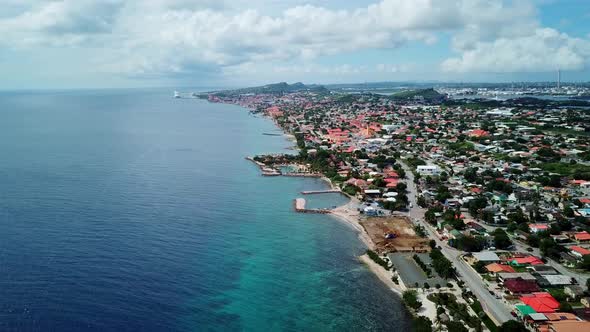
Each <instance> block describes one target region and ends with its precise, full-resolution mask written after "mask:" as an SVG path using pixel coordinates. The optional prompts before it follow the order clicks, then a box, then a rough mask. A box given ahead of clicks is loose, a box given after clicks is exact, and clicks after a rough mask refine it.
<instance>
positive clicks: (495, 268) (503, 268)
mask: <svg viewBox="0 0 590 332" xmlns="http://www.w3.org/2000/svg"><path fill="white" fill-rule="evenodd" d="M486 270H488V272H490V273H494V274H497V273H515V272H516V271H515V270H514V269H513V268H512V266H510V265H505V264H498V263H492V264H489V265H486Z"/></svg>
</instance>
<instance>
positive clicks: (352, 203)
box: [246, 114, 436, 321]
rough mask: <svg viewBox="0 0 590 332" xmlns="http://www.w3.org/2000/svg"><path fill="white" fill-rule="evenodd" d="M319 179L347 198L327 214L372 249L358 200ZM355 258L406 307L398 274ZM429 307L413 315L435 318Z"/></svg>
mask: <svg viewBox="0 0 590 332" xmlns="http://www.w3.org/2000/svg"><path fill="white" fill-rule="evenodd" d="M262 117H266V118H268V117H267V115H265V114H262ZM271 120H272V119H271ZM272 122H273V124H274V125H275V126H276V127H277V128H278V129H279V130H281V131H282V132H283V136H282V137H283V138H286V140H287V141H290V142H293V141H294V139H295V136H294V135H293V134H291V133H289V132H287V131H286V130H285V129H284V128H282V127H281V126H279V124H278V123H277V122H276V121H272ZM285 149H291V150H293V151H300V149H299V147H298V146H297V145H293V146H291V147H286V148H285ZM246 159H249V160H251V161H254V160H253V159H252V158H251V157H247V158H246ZM254 162H255V161H254ZM255 163H256V164H258V162H255ZM258 166H260V165H258ZM319 179H320V180H323V181H325V182H326V184H327V185H328V187H329V188H330V189H337V190H339V191H340V193H341V194H342V195H345V196H346V197H348V198H349V201H348V202H347V203H346V204H343V205H340V206H337V207H336V208H334V209H332V210H331V211H330V213H327V215H330V216H333V218H334V219H335V220H338V221H339V222H342V223H344V224H345V225H347V226H349V227H351V228H352V230H354V231H355V232H356V233H357V237H358V239H359V240H360V241H361V242H362V243H363V244H364V245H365V247H366V248H367V249H369V250H374V249H375V244H374V243H373V241H372V240H371V238H370V237H369V235H368V234H367V232H366V231H365V229H364V227H363V226H362V225H361V218H360V215H361V214H360V212H359V211H358V210H357V209H356V207H357V206H359V205H360V201H359V200H358V199H357V198H356V197H354V196H350V195H348V194H346V193H344V192H343V191H342V190H341V189H340V188H339V187H338V186H336V185H335V184H334V183H333V182H332V181H331V180H330V179H329V178H328V177H326V176H325V175H324V174H322V176H321V177H319ZM357 259H358V261H359V262H360V263H361V264H364V265H365V266H366V267H367V268H368V269H369V271H370V272H371V273H372V274H373V275H375V276H376V277H377V278H378V279H379V280H380V281H381V282H382V283H383V284H385V286H387V287H388V288H389V290H390V291H391V292H393V293H394V294H395V295H397V296H398V299H399V300H400V301H401V303H402V305H404V306H405V307H406V308H407V306H406V305H405V304H404V301H403V299H402V296H403V292H404V291H406V290H408V288H407V287H406V286H405V284H404V283H403V280H402V279H401V277H399V276H398V283H399V284H396V283H394V282H393V280H392V279H391V278H392V277H393V274H392V273H391V272H390V271H388V270H385V269H384V268H383V267H381V266H379V265H378V264H377V263H375V262H374V261H373V260H372V259H371V258H369V257H368V255H367V254H366V253H364V254H362V255H360V256H357ZM419 297H420V299H421V300H422V301H423V303H424V302H430V301H428V300H427V299H426V296H425V294H419ZM430 307H433V306H429V307H423V308H422V311H425V312H419V313H418V312H417V313H415V316H425V317H428V318H429V319H431V321H434V319H435V318H436V317H435V316H436V311H434V312H433V310H431V309H432V308H430ZM433 308H434V307H433ZM407 309H409V308H407ZM413 316H414V315H413Z"/></svg>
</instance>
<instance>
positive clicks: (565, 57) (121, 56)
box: [0, 0, 590, 89]
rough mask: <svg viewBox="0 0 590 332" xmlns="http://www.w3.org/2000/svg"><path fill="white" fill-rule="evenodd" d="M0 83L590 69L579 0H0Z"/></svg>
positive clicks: (354, 78)
mask: <svg viewBox="0 0 590 332" xmlns="http://www.w3.org/2000/svg"><path fill="white" fill-rule="evenodd" d="M3 6H4V7H3V10H2V12H0V34H1V35H2V38H1V39H0V72H1V73H2V76H0V89H31V88H33V89H34V88H94V87H101V88H102V87H146V86H172V87H174V86H245V85H254V84H264V83H269V82H277V81H289V82H294V81H303V82H306V83H343V82H366V81H432V80H437V81H454V82H475V81H477V82H483V81H489V82H498V81H507V82H509V81H538V80H554V79H555V76H556V75H555V73H556V71H557V69H558V68H560V69H561V70H562V77H563V79H564V80H565V81H589V80H590V79H589V77H590V76H589V74H590V70H589V69H588V65H589V62H590V23H589V22H590V1H587V0H563V1H557V0H555V1H551V0H514V1H512V0H505V1H501V0H372V1H371V0H357V1H342V0H340V1H336V0H309V1H300V0H249V1H246V0H60V1H51V0H4V1H3Z"/></svg>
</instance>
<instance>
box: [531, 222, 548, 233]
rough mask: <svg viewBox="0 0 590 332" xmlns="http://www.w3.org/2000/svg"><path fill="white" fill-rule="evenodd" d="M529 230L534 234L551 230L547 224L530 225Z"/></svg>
mask: <svg viewBox="0 0 590 332" xmlns="http://www.w3.org/2000/svg"><path fill="white" fill-rule="evenodd" d="M529 229H530V230H531V232H532V233H538V232H542V231H546V230H548V229H549V225H547V224H530V225H529Z"/></svg>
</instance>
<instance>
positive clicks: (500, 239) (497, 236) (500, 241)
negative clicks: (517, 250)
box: [493, 228, 512, 249]
mask: <svg viewBox="0 0 590 332" xmlns="http://www.w3.org/2000/svg"><path fill="white" fill-rule="evenodd" d="M493 234H494V245H495V246H496V248H498V249H506V248H508V247H510V246H511V245H512V241H510V238H509V237H508V234H506V232H505V231H504V230H503V229H501V228H497V229H496V230H495V231H494V233H493Z"/></svg>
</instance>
